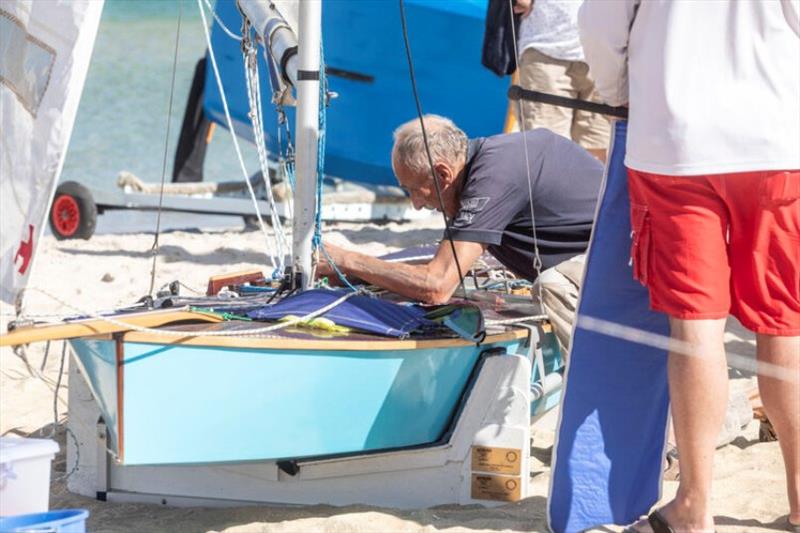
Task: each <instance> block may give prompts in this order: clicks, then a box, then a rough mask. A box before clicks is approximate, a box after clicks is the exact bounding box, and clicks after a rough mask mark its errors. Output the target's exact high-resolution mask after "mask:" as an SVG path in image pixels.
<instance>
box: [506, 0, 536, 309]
mask: <svg viewBox="0 0 800 533" xmlns="http://www.w3.org/2000/svg"><path fill="white" fill-rule="evenodd" d="M508 16H509V19H510V21H509V22H510V24H511V40H512V41H513V42H514V64H516V65H517V68H519V65H518V62H519V49H518V46H517V30H516V28H515V27H514V0H508ZM517 113H519V120H520V128H519V129H520V131H521V132H522V146H523V149H524V152H525V169H526V170H527V173H528V179H527V182H528V204H529V205H530V207H531V228H532V230H531V233H532V234H533V269H534V271H535V272H536V279H539V277H540V276H541V275H542V257H541V255H539V240H538V239H537V235H536V216H535V213H534V209H533V185H531V164H530V156H529V154H528V137H527V132H526V130H525V112H524V110H523V109H522V102H521V101H520V100H518V101H517ZM536 285H537V288H536V299H537V300H538V301H539V308H540V309H544V308H545V307H544V297H543V296H542V284H541V283H537V284H536Z"/></svg>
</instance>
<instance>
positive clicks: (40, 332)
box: [0, 308, 223, 346]
mask: <svg viewBox="0 0 800 533" xmlns="http://www.w3.org/2000/svg"><path fill="white" fill-rule="evenodd" d="M109 318H112V319H113V320H114V321H115V322H117V323H114V322H109V321H108V320H104V319H102V318H88V319H85V320H76V321H74V322H65V323H62V324H46V325H41V324H40V325H34V326H29V327H21V328H18V329H14V330H12V331H10V332H8V333H7V334H5V335H0V346H16V345H18V344H28V343H31V342H36V341H47V340H55V339H74V338H76V337H89V336H95V335H103V334H110V333H116V332H120V331H130V330H131V327H125V326H124V325H123V324H125V325H127V326H133V327H143V328H157V327H160V326H164V325H167V324H173V323H175V322H185V321H197V322H208V323H217V322H222V321H223V318H221V317H220V316H217V315H213V314H207V313H201V312H198V311H189V310H188V308H179V309H165V310H163V311H145V312H141V313H130V314H126V315H115V316H112V317H109Z"/></svg>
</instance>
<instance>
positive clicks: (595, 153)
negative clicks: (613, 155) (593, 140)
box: [586, 148, 607, 163]
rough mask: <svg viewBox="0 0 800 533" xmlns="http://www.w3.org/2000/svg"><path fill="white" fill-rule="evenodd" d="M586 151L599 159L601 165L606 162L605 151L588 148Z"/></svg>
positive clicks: (603, 149)
mask: <svg viewBox="0 0 800 533" xmlns="http://www.w3.org/2000/svg"><path fill="white" fill-rule="evenodd" d="M586 151H587V152H589V153H590V154H592V155H593V156H595V157H596V158H597V159H599V160H600V162H601V163H605V162H606V152H607V150H606V149H605V148H589V149H588V150H586Z"/></svg>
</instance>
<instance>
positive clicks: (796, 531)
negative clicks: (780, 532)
mask: <svg viewBox="0 0 800 533" xmlns="http://www.w3.org/2000/svg"><path fill="white" fill-rule="evenodd" d="M786 531H791V532H792V533H800V524H792V523H791V522H790V521H789V517H788V516H787V517H786Z"/></svg>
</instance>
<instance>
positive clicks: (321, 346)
mask: <svg viewBox="0 0 800 533" xmlns="http://www.w3.org/2000/svg"><path fill="white" fill-rule="evenodd" d="M243 333H244V332H243ZM276 333H279V332H276ZM528 334H529V331H528V330H527V329H526V328H513V329H510V330H508V331H505V332H502V333H495V334H491V335H487V336H486V339H484V341H483V342H482V343H481V344H495V343H500V342H512V341H517V340H522V339H526V338H527V337H528ZM123 340H124V341H125V342H139V343H145V344H163V345H175V346H208V347H219V348H255V349H273V350H346V351H384V350H425V349H433V348H459V347H464V346H474V345H475V343H473V342H470V341H467V340H464V339H460V338H443V339H404V340H398V339H389V338H384V337H371V338H368V339H359V340H353V339H347V338H332V339H314V338H295V337H279V336H277V335H276V337H241V336H234V337H227V336H225V337H213V336H202V335H195V336H190V335H187V336H186V337H175V336H172V335H158V334H155V333H143V332H137V331H132V332H129V333H125V334H124V335H123Z"/></svg>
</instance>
